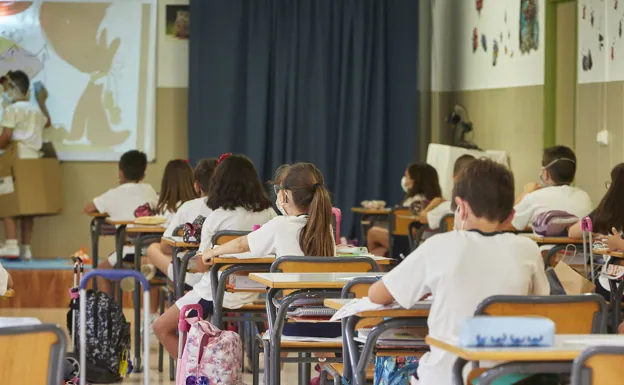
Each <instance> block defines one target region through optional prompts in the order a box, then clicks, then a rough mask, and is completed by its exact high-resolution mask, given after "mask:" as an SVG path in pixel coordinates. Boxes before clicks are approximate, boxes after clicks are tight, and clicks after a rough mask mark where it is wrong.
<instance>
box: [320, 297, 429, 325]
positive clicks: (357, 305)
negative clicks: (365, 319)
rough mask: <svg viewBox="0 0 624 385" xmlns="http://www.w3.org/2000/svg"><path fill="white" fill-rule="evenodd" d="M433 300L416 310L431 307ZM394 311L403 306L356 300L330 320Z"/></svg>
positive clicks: (422, 303) (363, 299)
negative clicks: (374, 312)
mask: <svg viewBox="0 0 624 385" xmlns="http://www.w3.org/2000/svg"><path fill="white" fill-rule="evenodd" d="M432 302H433V301H432V300H424V301H419V302H418V303H417V304H416V306H415V307H414V308H419V307H423V306H431V303H432ZM394 309H402V307H401V305H399V304H398V303H396V302H394V303H391V304H390V305H380V304H377V303H373V302H371V300H370V299H368V297H364V298H356V299H354V300H352V301H351V302H349V303H347V304H346V305H344V306H343V307H342V308H340V309H339V310H338V311H337V312H336V314H334V316H333V317H332V318H331V319H330V321H337V320H340V319H343V318H346V317H350V316H352V315H354V314H358V313H362V312H365V311H373V310H394Z"/></svg>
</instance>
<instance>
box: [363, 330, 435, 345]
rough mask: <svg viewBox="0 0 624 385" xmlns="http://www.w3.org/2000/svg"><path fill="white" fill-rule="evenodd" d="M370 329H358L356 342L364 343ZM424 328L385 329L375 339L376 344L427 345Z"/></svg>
mask: <svg viewBox="0 0 624 385" xmlns="http://www.w3.org/2000/svg"><path fill="white" fill-rule="evenodd" d="M371 330H372V329H360V330H358V336H357V337H356V338H355V340H356V341H357V342H361V343H366V341H367V340H368V333H369V332H370V331H371ZM425 335H426V330H425V329H424V328H401V329H392V330H388V331H385V332H384V333H382V334H381V336H380V337H379V338H378V339H377V343H376V345H377V346H383V347H393V348H396V347H399V346H401V347H419V346H427V344H426V343H425Z"/></svg>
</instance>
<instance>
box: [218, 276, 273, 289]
mask: <svg viewBox="0 0 624 385" xmlns="http://www.w3.org/2000/svg"><path fill="white" fill-rule="evenodd" d="M226 287H227V288H228V289H253V290H257V289H265V288H266V286H264V285H263V284H261V283H259V282H256V281H252V280H251V279H249V277H248V276H246V275H230V276H229V277H228V282H227V284H226Z"/></svg>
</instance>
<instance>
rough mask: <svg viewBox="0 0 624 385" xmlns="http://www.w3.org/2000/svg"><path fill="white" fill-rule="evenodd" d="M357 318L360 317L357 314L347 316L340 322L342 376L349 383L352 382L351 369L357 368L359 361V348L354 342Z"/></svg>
mask: <svg viewBox="0 0 624 385" xmlns="http://www.w3.org/2000/svg"><path fill="white" fill-rule="evenodd" d="M359 320H360V317H357V316H351V317H347V319H346V320H342V324H343V325H344V326H343V328H342V343H343V345H342V349H343V352H344V357H343V358H342V362H343V365H344V372H343V378H344V379H345V380H347V381H348V382H349V383H353V377H354V375H353V370H355V369H356V368H357V365H358V361H359V356H358V352H359V349H358V345H357V343H356V342H355V325H357V323H358V321H359Z"/></svg>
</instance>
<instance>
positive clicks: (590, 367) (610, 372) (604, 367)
mask: <svg viewBox="0 0 624 385" xmlns="http://www.w3.org/2000/svg"><path fill="white" fill-rule="evenodd" d="M623 379H624V346H594V347H591V348H588V349H585V350H583V352H582V353H581V354H580V355H579V356H578V357H576V359H575V360H574V363H573V365H572V385H616V384H621V383H622V381H623Z"/></svg>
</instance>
